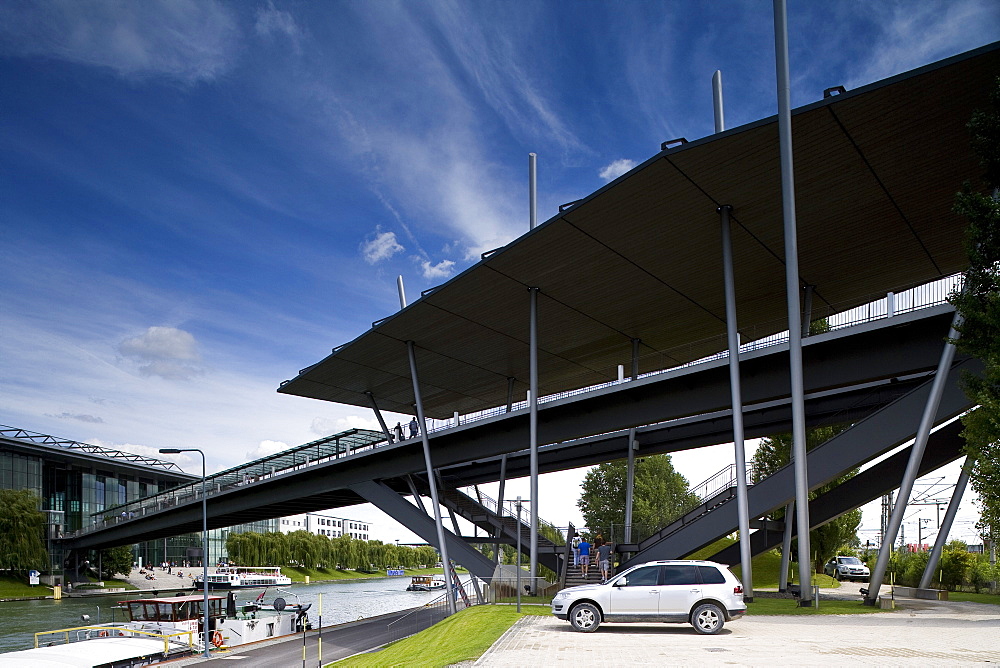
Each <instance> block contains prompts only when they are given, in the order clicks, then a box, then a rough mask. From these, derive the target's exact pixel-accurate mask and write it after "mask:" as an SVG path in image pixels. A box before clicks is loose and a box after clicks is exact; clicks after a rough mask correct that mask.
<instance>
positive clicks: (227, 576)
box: [194, 566, 292, 589]
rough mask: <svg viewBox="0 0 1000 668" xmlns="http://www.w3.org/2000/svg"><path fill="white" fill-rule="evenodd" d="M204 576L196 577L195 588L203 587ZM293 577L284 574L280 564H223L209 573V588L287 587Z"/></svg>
mask: <svg viewBox="0 0 1000 668" xmlns="http://www.w3.org/2000/svg"><path fill="white" fill-rule="evenodd" d="M202 579H203V578H202V576H201V575H198V576H197V577H195V579H194V588H195V589H203V585H202ZM291 584H292V579H291V578H290V577H288V576H287V575H283V574H282V572H281V568H280V567H279V566H221V567H219V568H218V569H216V571H215V572H214V573H209V574H208V588H209V589H251V588H253V589H256V588H259V587H287V586H289V585H291Z"/></svg>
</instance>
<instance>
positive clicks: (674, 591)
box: [552, 561, 747, 634]
mask: <svg viewBox="0 0 1000 668" xmlns="http://www.w3.org/2000/svg"><path fill="white" fill-rule="evenodd" d="M746 610H747V606H746V603H744V602H743V585H742V584H741V583H740V581H739V579H737V577H736V576H735V575H733V574H732V573H731V572H730V571H729V568H728V567H726V566H725V565H723V564H717V563H715V562H713V561H650V562H647V563H645V564H639V565H638V566H633V567H632V568H629V569H628V570H625V571H623V572H621V573H619V574H618V575H615V576H614V577H612V578H611V579H609V580H608V581H607V582H604V583H603V584H592V585H590V584H587V585H580V586H577V587H570V588H568V589H563V590H562V591H560V592H559V593H558V594H556V595H555V598H553V599H552V614H553V615H555V616H556V617H558V618H559V619H565V620H569V623H570V624H571V625H572V626H573V628H574V629H576V630H577V631H582V632H584V633H590V632H592V631H596V630H597V627H599V626H600V625H601V623H602V622H667V623H677V624H691V626H693V627H694V629H695V631H697V632H698V633H706V634H714V633H718V632H719V631H721V630H722V627H723V625H724V624H725V623H726V622H727V621H731V620H734V619H738V618H740V617H742V616H743V614H744V613H745V612H746Z"/></svg>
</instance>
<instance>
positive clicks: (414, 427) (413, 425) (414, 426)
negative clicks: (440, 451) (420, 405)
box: [410, 418, 420, 438]
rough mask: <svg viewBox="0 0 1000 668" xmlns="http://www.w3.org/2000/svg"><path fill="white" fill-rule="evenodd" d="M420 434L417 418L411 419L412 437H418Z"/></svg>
mask: <svg viewBox="0 0 1000 668" xmlns="http://www.w3.org/2000/svg"><path fill="white" fill-rule="evenodd" d="M419 435H420V425H418V424H417V418H413V419H412V420H410V438H416V437H417V436H419Z"/></svg>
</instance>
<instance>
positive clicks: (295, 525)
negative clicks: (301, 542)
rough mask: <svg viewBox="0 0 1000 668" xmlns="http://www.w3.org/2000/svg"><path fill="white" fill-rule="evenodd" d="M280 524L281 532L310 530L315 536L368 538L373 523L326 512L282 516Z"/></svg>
mask: <svg viewBox="0 0 1000 668" xmlns="http://www.w3.org/2000/svg"><path fill="white" fill-rule="evenodd" d="M278 526H279V529H280V531H281V533H292V532H293V531H308V532H309V533H311V534H313V535H315V536H329V537H331V538H337V537H339V536H344V535H347V536H350V537H351V538H357V539H359V540H368V535H369V531H370V527H371V523H369V522H361V521H359V520H352V519H349V518H346V517H336V516H334V515H327V514H325V513H302V514H299V515H289V516H288V517H282V518H281V519H280V520H279V525H278Z"/></svg>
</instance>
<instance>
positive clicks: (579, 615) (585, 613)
mask: <svg viewBox="0 0 1000 668" xmlns="http://www.w3.org/2000/svg"><path fill="white" fill-rule="evenodd" d="M569 623H570V624H571V625H572V626H573V628H574V629H576V630H577V631H582V632H583V633H593V632H594V631H596V630H597V627H598V626H600V625H601V611H600V610H598V609H597V606H596V605H594V604H593V603H577V604H576V605H574V606H573V609H572V610H570V611H569Z"/></svg>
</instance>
